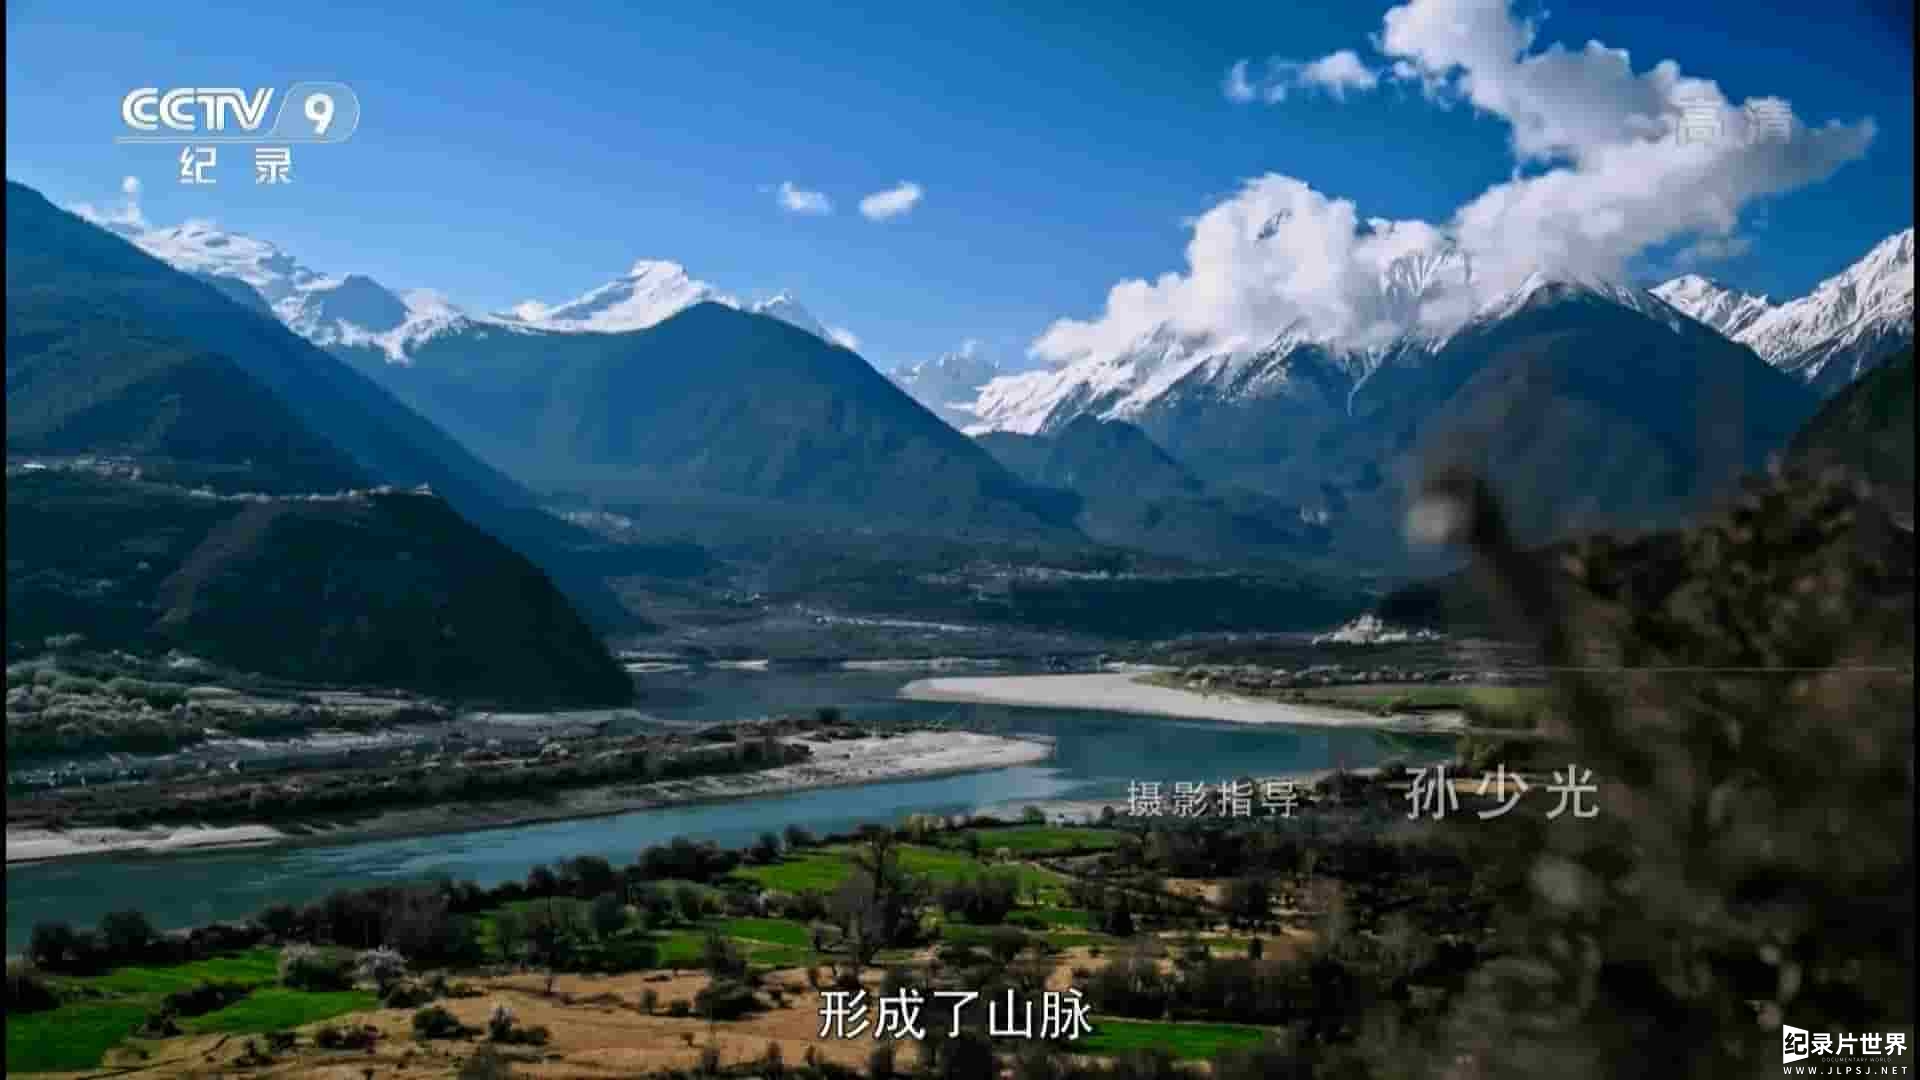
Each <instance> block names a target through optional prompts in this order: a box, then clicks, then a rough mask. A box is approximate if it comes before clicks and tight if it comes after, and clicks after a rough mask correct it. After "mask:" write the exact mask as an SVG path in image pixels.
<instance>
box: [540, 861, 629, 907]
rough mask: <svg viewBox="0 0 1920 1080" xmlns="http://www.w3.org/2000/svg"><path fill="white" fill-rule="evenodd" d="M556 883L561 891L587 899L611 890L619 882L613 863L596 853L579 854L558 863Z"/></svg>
mask: <svg viewBox="0 0 1920 1080" xmlns="http://www.w3.org/2000/svg"><path fill="white" fill-rule="evenodd" d="M556 877H557V885H558V887H559V889H560V891H561V892H564V893H566V894H567V895H569V896H577V897H579V898H580V899H582V900H589V899H592V898H593V897H596V896H599V895H600V894H602V893H608V892H612V891H613V890H614V889H615V888H616V887H617V886H618V885H619V884H620V875H619V874H618V873H617V872H616V871H615V870H614V869H613V864H612V863H609V862H608V861H607V860H605V859H603V858H601V857H600V856H598V855H580V856H576V857H574V858H571V859H566V860H563V861H562V862H561V863H560V872H559V874H558V875H556Z"/></svg>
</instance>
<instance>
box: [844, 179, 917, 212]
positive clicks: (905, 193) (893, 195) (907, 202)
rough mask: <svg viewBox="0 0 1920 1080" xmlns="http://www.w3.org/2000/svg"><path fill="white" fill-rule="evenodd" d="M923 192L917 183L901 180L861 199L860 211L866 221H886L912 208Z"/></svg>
mask: <svg viewBox="0 0 1920 1080" xmlns="http://www.w3.org/2000/svg"><path fill="white" fill-rule="evenodd" d="M925 194H926V191H925V190H923V189H922V188H921V187H920V185H919V184H916V183H914V182H913V181H911V180H902V181H900V182H899V183H898V184H896V185H894V186H893V187H890V188H887V189H886V190H885V191H876V192H874V193H873V194H871V195H869V196H867V197H866V198H864V199H861V200H860V212H861V213H862V214H864V215H866V218H867V220H868V221H887V220H889V219H891V218H896V217H899V216H900V215H902V214H904V213H906V212H907V211H909V210H911V209H913V208H914V206H916V205H917V204H918V203H919V202H920V199H921V196H923V195H925Z"/></svg>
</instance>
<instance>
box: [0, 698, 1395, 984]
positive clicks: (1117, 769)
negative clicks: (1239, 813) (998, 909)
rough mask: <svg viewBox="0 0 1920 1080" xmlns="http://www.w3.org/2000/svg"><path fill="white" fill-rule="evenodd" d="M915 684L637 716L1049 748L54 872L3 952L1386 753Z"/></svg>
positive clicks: (1350, 734)
mask: <svg viewBox="0 0 1920 1080" xmlns="http://www.w3.org/2000/svg"><path fill="white" fill-rule="evenodd" d="M925 674H927V672H926V671H915V670H897V671H846V670H813V671H792V670H782V669H779V668H777V667H776V668H774V669H772V670H736V669H724V668H704V669H687V670H673V671H650V672H647V673H646V674H644V675H642V676H640V678H639V683H640V686H641V699H640V702H639V708H640V709H641V710H642V711H644V712H646V713H648V714H649V715H651V716H653V717H655V718H658V719H659V720H661V721H664V722H668V723H688V722H709V721H719V720H733V719H745V718H750V717H755V716H763V715H767V714H770V713H778V712H791V711H797V710H812V709H815V708H819V707H824V706H834V707H838V708H840V709H842V710H844V711H845V713H846V714H847V716H848V717H849V718H852V719H862V718H882V717H894V718H902V719H915V720H933V719H948V720H952V721H956V722H961V721H964V722H968V723H971V724H985V725H987V726H988V727H989V728H990V729H993V730H1001V731H1005V732H1008V733H1014V734H1034V735H1046V736H1050V737H1051V738H1052V739H1053V740H1054V755H1053V757H1052V758H1051V759H1050V760H1048V761H1047V762H1045V763H1043V764H1041V765H1037V766H1022V767H1017V768H1011V769H1001V770H997V771H993V772H985V773H973V774H967V775H961V776H948V777H940V778H934V779H924V780H908V781H900V782H895V783H885V784H871V785H865V786H860V787H842V788H827V789H820V790H816V791H809V792H801V793H797V794H791V795H779V796H767V797H761V798H747V799H741V800H738V801H733V802H727V803H718V804H704V805H697V806H686V807H679V808H667V809H658V810H641V811H635V812H632V813H627V814H620V815H617V816H612V817H602V818H591V819H583V820H575V821H560V822H550V823H546V824H540V825H525V826H516V827H511V828H501V829H490V830H483V831H476V832H468V833H459V834H452V835H438V836H427V837H415V838H409V839H399V840H376V841H364V842H357V843H356V842H350V843H342V844H335V845H314V846H299V847H284V848H258V849H240V850H231V849H230V850H225V851H217V852H206V853H200V854H182V855H169V856H163V857H112V858H84V859H68V860H55V861H50V862H44V863H32V864H26V865H21V866H13V867H9V868H8V869H7V951H8V953H9V954H14V953H17V952H19V951H20V950H21V949H22V948H24V946H25V943H26V939H27V936H28V933H29V932H30V930H31V928H32V926H33V924H34V923H36V922H40V921H43V920H50V919H64V920H67V921H69V922H71V923H74V924H75V925H91V924H92V923H94V922H96V921H97V920H98V919H99V917H100V916H101V915H103V914H105V913H106V912H109V911H112V910H115V909H118V908H125V907H138V908H140V909H141V910H143V911H145V912H146V913H147V915H148V917H149V918H151V919H152V920H153V922H154V924H155V925H156V926H159V927H161V928H162V929H167V928H173V927H180V926H190V925H194V924H198V923H205V922H209V921H213V920H217V919H233V918H240V917H243V916H246V915H250V914H253V913H254V912H256V911H259V910H260V909H261V908H263V907H265V906H266V905H268V904H271V903H276V902H283V901H284V902H290V903H304V902H307V901H310V900H313V899H316V898H318V897H320V896H323V895H325V894H326V893H328V892H330V891H332V890H334V889H338V888H342V887H347V886H362V885H368V884H373V883H377V882H382V881H395V880H412V879H421V878H428V877H432V876H435V875H442V874H444V875H449V876H452V877H455V878H463V879H471V880H473V881H477V882H479V883H481V884H482V885H491V884H495V883H497V882H500V881H504V880H507V879H509V878H517V877H521V876H524V875H525V874H526V872H527V870H528V869H529V868H530V867H531V866H533V865H534V864H536V863H540V862H546V861H551V860H554V859H558V858H562V857H565V856H571V855H589V854H591V855H602V856H605V857H607V858H608V859H610V860H612V861H613V862H614V863H615V864H616V865H619V864H622V863H627V862H631V861H632V860H633V858H634V856H635V854H636V853H637V852H638V851H639V850H640V849H641V848H643V847H645V846H647V845H649V844H658V843H663V842H665V841H667V840H670V839H672V838H673V837H675V836H686V837H689V838H692V839H695V840H714V841H717V842H718V843H720V844H722V845H725V846H737V845H744V844H746V843H747V842H749V841H751V840H752V839H753V838H754V837H756V836H758V835H759V834H760V833H762V832H766V831H769V830H772V831H775V832H778V831H779V830H781V829H784V828H785V827H786V826H788V825H790V824H797V825H801V826H804V827H806V828H808V829H811V830H813V831H814V832H816V833H819V834H826V833H829V832H836V831H845V830H848V829H850V828H852V827H853V826H855V825H858V824H860V823H862V822H869V821H897V820H899V819H901V818H904V817H906V816H907V815H909V814H914V813H947V814H952V813H962V812H969V811H977V810H985V809H993V808H1002V809H1011V808H1017V807H1019V806H1020V805H1021V804H1023V803H1026V802H1032V801H1040V800H1055V799H1092V798H1114V797H1120V798H1124V796H1125V794H1126V790H1127V786H1128V783H1129V782H1130V781H1135V780H1142V781H1155V780H1157V781H1160V782H1162V783H1163V784H1164V785H1165V786H1166V787H1167V788H1168V789H1171V786H1172V784H1173V783H1174V782H1177V781H1183V780H1184V781H1216V780H1220V779H1225V778H1228V777H1232V776H1254V777H1265V776H1276V775H1281V774H1286V773H1296V772H1305V771H1311V770H1318V769H1325V768H1332V767H1334V766H1336V765H1345V766H1348V767H1364V766H1367V765H1372V764H1377V763H1378V762H1380V761H1382V760H1384V759H1385V758H1387V757H1389V756H1392V755H1393V754H1394V753H1396V745H1398V744H1396V743H1395V742H1394V741H1393V740H1392V739H1390V738H1388V737H1385V736H1381V735H1378V734H1376V733H1373V732H1367V731H1353V730H1338V729H1324V728H1274V727H1261V728H1255V727H1247V726H1236V725H1231V724H1223V723H1213V722H1206V721H1192V720H1175V719H1156V718H1153V717H1146V716H1137V715H1123V714H1118V713H1106V712H1096V711H1088V710H1070V709H1026V708H1009V707H1006V706H997V705H975V704H965V705H960V704H946V703H933V702H908V701H901V700H898V699H897V698H896V697H895V694H896V693H897V692H898V690H899V688H900V687H901V686H902V685H904V684H905V683H906V682H908V681H909V680H911V679H913V678H916V677H919V676H922V675H925Z"/></svg>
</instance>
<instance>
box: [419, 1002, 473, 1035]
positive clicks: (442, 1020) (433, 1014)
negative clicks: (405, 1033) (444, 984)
mask: <svg viewBox="0 0 1920 1080" xmlns="http://www.w3.org/2000/svg"><path fill="white" fill-rule="evenodd" d="M471 1034H473V1029H472V1028H470V1027H468V1026H467V1025H465V1024H463V1023H461V1022H460V1019H459V1018H458V1017H456V1016H454V1015H453V1014H452V1013H450V1012H448V1011H447V1010H446V1007H445V1006H442V1005H429V1006H427V1007H426V1008H424V1009H421V1010H420V1011H419V1012H416V1013H414V1014H413V1037H414V1038H416V1039H422V1040H424V1039H462V1038H465V1037H467V1036H468V1035H471Z"/></svg>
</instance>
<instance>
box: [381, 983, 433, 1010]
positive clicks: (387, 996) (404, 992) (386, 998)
mask: <svg viewBox="0 0 1920 1080" xmlns="http://www.w3.org/2000/svg"><path fill="white" fill-rule="evenodd" d="M433 997H434V994H433V990H432V989H430V988H428V987H425V986H422V985H420V984H419V983H417V982H397V983H394V984H393V985H392V986H390V987H388V988H387V991H386V992H385V993H384V994H382V995H381V996H380V1004H381V1005H382V1006H383V1007H385V1008H389V1009H413V1008H418V1007H419V1006H422V1005H425V1004H427V1003H428V1002H430V1001H432V1000H433Z"/></svg>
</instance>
